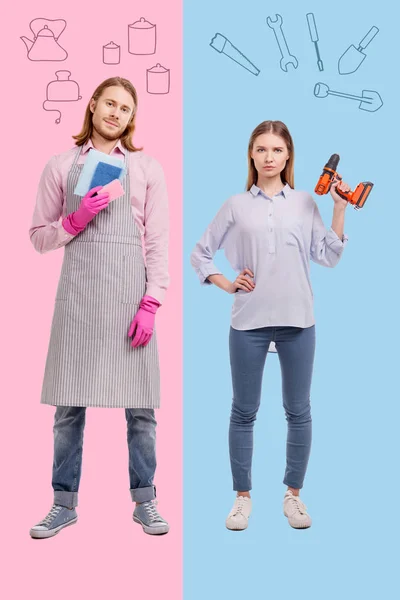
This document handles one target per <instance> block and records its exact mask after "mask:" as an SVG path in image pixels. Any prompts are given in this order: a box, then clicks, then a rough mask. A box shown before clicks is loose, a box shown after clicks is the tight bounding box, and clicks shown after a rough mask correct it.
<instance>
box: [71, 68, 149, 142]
mask: <svg viewBox="0 0 400 600" xmlns="http://www.w3.org/2000/svg"><path fill="white" fill-rule="evenodd" d="M113 85H118V86H120V87H123V88H124V89H125V90H126V91H127V92H128V93H129V94H130V95H131V96H132V98H133V102H134V108H133V115H132V117H131V119H130V121H129V123H128V125H127V126H126V129H125V131H124V133H123V134H122V135H121V137H120V140H121V143H122V145H123V147H124V148H126V149H127V150H129V151H130V152H138V151H139V150H142V148H136V147H135V146H134V145H133V143H132V136H133V132H134V131H135V127H136V124H135V118H136V110H137V105H138V97H137V92H136V89H135V88H134V87H133V85H132V84H131V82H130V81H129V80H128V79H123V77H110V78H109V79H106V80H105V81H103V83H101V84H100V85H99V86H98V87H97V88H96V89H95V91H94V93H93V95H92V99H93V100H94V101H95V102H97V100H98V99H99V98H100V96H101V95H102V93H103V92H104V90H105V89H106V88H108V87H111V86H113ZM92 132H93V113H92V111H91V110H90V102H89V104H88V105H87V107H86V112H85V118H84V121H83V126H82V129H81V131H80V133H78V135H73V136H72V137H73V139H74V140H76V141H75V144H76V146H83V145H84V144H86V142H87V141H88V140H89V139H90V137H91V135H92Z"/></svg>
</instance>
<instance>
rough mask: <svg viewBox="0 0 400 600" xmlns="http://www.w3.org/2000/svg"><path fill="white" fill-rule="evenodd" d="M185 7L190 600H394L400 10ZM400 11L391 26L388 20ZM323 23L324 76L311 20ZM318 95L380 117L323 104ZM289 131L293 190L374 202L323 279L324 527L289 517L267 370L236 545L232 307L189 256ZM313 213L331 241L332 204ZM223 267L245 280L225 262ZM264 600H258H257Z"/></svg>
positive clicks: (321, 201) (274, 390)
mask: <svg viewBox="0 0 400 600" xmlns="http://www.w3.org/2000/svg"><path fill="white" fill-rule="evenodd" d="M242 6H243V8H242V9H238V8H235V5H232V3H230V2H228V1H219V2H218V3H216V2H211V1H210V0H203V1H202V2H189V1H186V3H185V7H184V37H185V44H184V107H185V113H184V244H185V253H184V281H185V283H184V306H185V313H184V506H185V511H184V585H185V588H184V597H185V598H188V599H190V600H197V599H200V598H201V599H202V600H203V599H204V598H210V599H214V598H221V597H223V598H234V599H236V598H240V597H241V596H242V595H246V596H247V597H248V596H249V594H253V593H255V592H257V593H258V596H257V597H262V598H266V597H271V598H278V597H282V596H283V595H284V597H287V596H288V595H289V594H290V595H291V596H293V597H295V598H298V599H302V598H307V599H314V598H315V599H317V598H318V599H319V598H325V599H326V598H328V599H331V598H332V599H333V598H337V597H339V598H345V599H347V598H376V597H385V594H388V593H390V592H392V593H393V592H394V591H395V590H396V588H397V585H395V571H397V568H398V539H399V538H398V534H399V530H400V527H399V515H398V509H397V505H398V502H399V449H398V440H399V433H398V432H399V398H400V394H399V391H398V375H399V351H398V341H399V334H400V328H399V320H398V315H399V305H400V302H399V300H400V294H399V267H398V264H399V254H400V248H399V241H398V239H399V233H398V232H399V225H398V223H399V213H400V211H399V192H398V183H397V172H398V165H397V160H398V152H397V149H398V140H399V125H398V115H397V106H398V104H399V94H398V83H397V81H398V56H399V52H398V19H399V16H400V15H399V9H398V8H394V9H393V8H391V9H390V8H389V6H390V4H389V2H387V1H385V2H379V4H377V5H376V6H375V7H374V8H370V6H371V4H368V6H367V5H366V4H365V3H363V2H360V1H357V2H352V3H349V2H335V3H331V4H321V3H317V2H294V1H290V2H288V1H287V2H284V3H279V4H278V3H276V4H273V3H269V4H266V3H265V2H264V1H263V2H257V1H250V2H247V3H243V4H242ZM394 11H396V12H394ZM275 12H279V13H280V14H281V15H282V17H283V29H284V32H285V35H286V39H287V41H288V45H289V48H290V50H291V52H292V54H294V55H295V56H296V57H297V58H298V61H299V66H298V68H297V70H296V71H293V70H290V71H289V72H288V73H284V72H283V71H282V70H281V69H280V68H279V60H280V53H279V50H278V47H277V44H276V41H275V37H274V34H273V31H272V30H271V29H270V28H269V27H268V26H267V24H266V17H267V16H268V15H274V14H275ZM308 12H314V14H315V18H316V23H317V28H318V33H319V38H320V43H319V47H320V52H321V58H322V60H323V62H324V67H325V70H324V72H322V73H320V72H319V71H318V68H317V58H316V53H315V50H314V45H313V44H312V42H311V41H310V37H309V32H308V26H307V21H306V13H308ZM372 25H376V26H377V27H379V29H380V32H379V33H378V35H377V36H376V37H375V39H374V40H373V41H372V42H371V44H370V45H369V47H368V48H367V49H366V50H365V52H366V54H367V58H366V59H365V61H364V63H363V64H362V66H361V67H360V68H359V69H358V71H357V72H356V73H353V74H351V75H345V76H344V75H339V74H338V71H337V61H338V58H339V57H340V56H341V55H342V54H343V52H344V51H345V49H346V48H347V47H348V46H350V44H354V45H356V46H357V45H358V43H359V42H360V40H361V39H362V38H363V37H364V35H365V34H366V33H367V32H368V31H369V29H370V28H371V26H372ZM216 32H220V33H222V34H224V35H225V36H226V37H228V39H230V41H231V42H232V43H233V44H234V45H235V46H236V47H238V48H239V49H240V50H241V52H243V53H244V54H245V55H246V56H247V57H248V58H249V59H250V60H251V61H252V62H253V63H254V64H256V65H257V67H258V68H259V69H260V71H261V72H260V74H259V76H258V77H255V76H254V75H252V74H251V73H249V72H248V71H246V70H245V69H243V68H241V67H240V66H239V65H237V64H236V63H234V62H233V61H231V60H229V59H228V58H227V57H226V56H224V55H222V54H219V53H218V52H216V51H215V50H213V49H212V48H211V47H210V45H209V43H210V41H211V39H212V37H213V36H214V35H215V33H216ZM318 81H321V82H324V83H326V84H328V85H329V86H330V88H331V89H333V90H337V91H343V92H347V93H351V94H356V95H359V94H360V93H361V91H362V90H363V89H367V90H368V89H370V90H371V89H372V90H376V91H378V92H379V93H380V95H381V96H382V99H383V101H384V105H383V107H382V108H381V109H380V110H379V111H377V112H375V113H368V112H364V111H361V110H359V108H358V103H357V102H354V101H350V100H346V99H343V98H336V97H332V96H329V97H327V98H324V99H319V98H315V97H314V96H313V89H314V85H315V83H317V82H318ZM266 119H279V120H282V121H284V122H285V123H286V124H287V126H288V127H289V130H290V131H291V133H292V136H293V138H294V143H295V151H296V161H295V184H296V188H297V189H305V190H308V191H310V192H312V191H313V189H314V187H315V184H316V182H317V180H318V177H319V175H320V173H321V170H322V167H323V165H324V164H325V162H326V161H327V159H328V158H329V156H330V155H331V154H333V153H339V154H340V155H341V162H340V165H339V172H340V173H341V174H342V176H343V178H344V180H345V181H347V182H348V183H349V184H350V185H351V186H352V189H354V188H355V186H356V185H357V183H359V182H360V181H365V180H370V181H373V182H374V183H375V187H374V189H373V191H372V193H371V195H370V197H369V199H368V201H367V203H366V205H365V208H364V209H363V210H361V211H359V212H357V211H355V210H353V208H352V207H348V209H347V211H346V223H345V232H346V233H347V234H348V236H349V242H348V245H347V247H346V249H345V252H344V254H343V256H342V259H341V262H340V263H339V265H338V266H337V267H336V268H335V269H326V268H323V267H321V266H318V265H315V264H312V267H311V276H312V282H313V289H314V297H315V317H316V332H317V349H316V359H315V368H314V377H313V385H312V398H311V401H312V414H313V446H312V452H311V458H310V463H309V469H308V472H307V476H306V480H305V485H304V488H303V490H302V493H301V497H302V499H303V501H304V502H305V503H306V505H307V507H308V509H309V512H310V515H311V516H312V518H313V525H312V527H311V528H310V529H309V530H306V531H296V530H293V529H291V528H290V526H289V525H288V523H287V519H286V518H285V517H284V516H283V513H282V500H283V495H284V491H285V487H284V486H283V484H282V479H283V474H284V467H285V444H286V421H285V418H284V412H283V408H282V401H281V376H280V368H279V360H278V357H277V355H275V354H269V355H268V358H267V364H266V370H265V375H264V386H263V395H262V406H261V409H260V411H259V415H258V419H257V422H256V429H255V454H254V463H253V491H252V497H253V514H252V517H251V519H250V522H249V528H248V529H247V530H246V531H244V532H239V533H234V532H230V531H228V530H227V529H226V528H225V518H226V516H227V514H228V512H229V510H230V508H231V506H232V503H233V500H234V493H233V491H232V482H231V475H230V466H229V455H228V437H227V435H228V423H229V414H230V406H231V395H232V394H231V379H230V369H229V356H228V333H229V324H230V308H231V304H232V297H231V296H229V295H228V294H226V293H224V292H222V290H220V289H218V288H216V287H214V286H208V287H202V286H200V283H199V281H198V279H197V277H196V274H195V272H194V271H193V269H192V268H191V266H190V261H189V257H190V253H191V250H192V249H193V247H194V245H195V243H196V242H197V240H198V239H199V238H200V236H201V235H202V233H203V231H204V230H205V228H206V227H207V225H208V223H209V222H210V221H211V219H212V218H213V217H214V215H215V214H216V212H217V210H218V209H219V207H220V206H221V205H222V203H223V202H224V201H225V200H226V199H227V198H228V197H229V196H230V195H231V194H234V193H239V192H241V191H243V190H244V187H245V182H246V176H247V159H246V151H247V144H248V140H249V137H250V133H251V131H252V130H253V128H254V127H255V126H256V125H257V124H258V123H260V122H261V121H263V120H266ZM314 197H315V199H316V201H317V203H318V206H319V208H320V211H321V214H322V217H323V219H324V222H325V225H326V227H329V226H330V224H331V218H332V208H333V201H332V199H331V197H330V195H328V196H323V197H318V196H315V195H314ZM215 262H216V264H217V265H218V266H219V267H220V268H221V270H222V271H223V272H224V274H225V275H226V276H227V277H230V278H231V279H233V278H234V273H233V271H232V269H231V268H230V267H229V265H228V263H227V262H226V260H225V257H224V255H223V253H222V252H219V253H217V255H216V257H215ZM260 594H261V595H260Z"/></svg>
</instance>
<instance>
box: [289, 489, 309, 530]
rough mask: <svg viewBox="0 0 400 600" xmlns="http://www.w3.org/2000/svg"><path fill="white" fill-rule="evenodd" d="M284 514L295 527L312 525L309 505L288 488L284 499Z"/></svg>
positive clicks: (300, 527) (302, 527)
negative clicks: (308, 511) (308, 512)
mask: <svg viewBox="0 0 400 600" xmlns="http://www.w3.org/2000/svg"><path fill="white" fill-rule="evenodd" d="M283 514H284V515H285V517H287V518H288V519H289V524H290V525H291V526H292V527H294V528H295V529H307V527H311V523H312V521H311V517H310V515H309V514H307V506H306V505H305V504H304V503H303V502H302V501H301V500H300V497H299V496H295V495H294V494H293V492H292V490H288V491H287V492H286V494H285V497H284V499H283Z"/></svg>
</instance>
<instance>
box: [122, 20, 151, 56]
mask: <svg viewBox="0 0 400 600" xmlns="http://www.w3.org/2000/svg"><path fill="white" fill-rule="evenodd" d="M156 38H157V36H156V26H155V25H154V24H153V23H150V21H146V19H145V18H144V17H140V20H139V21H135V22H134V23H132V24H131V25H128V52H129V53H130V54H155V51H156V42H157V39H156Z"/></svg>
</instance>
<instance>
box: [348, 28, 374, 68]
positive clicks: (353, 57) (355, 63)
mask: <svg viewBox="0 0 400 600" xmlns="http://www.w3.org/2000/svg"><path fill="white" fill-rule="evenodd" d="M378 31H379V29H378V28H377V27H371V29H370V30H369V31H368V33H367V35H366V36H365V37H364V38H363V39H362V40H361V42H360V43H359V45H358V48H356V47H355V46H353V44H352V45H351V46H349V47H348V48H347V50H346V52H344V53H343V54H342V56H341V57H340V58H339V62H338V69H339V73H340V75H349V74H350V73H354V72H355V71H357V69H359V68H360V67H361V64H362V63H363V61H364V60H365V59H366V57H367V55H366V54H364V52H362V51H363V50H365V48H366V47H367V46H368V44H370V43H371V42H372V40H373V39H374V37H375V36H376V34H377V33H378Z"/></svg>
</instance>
